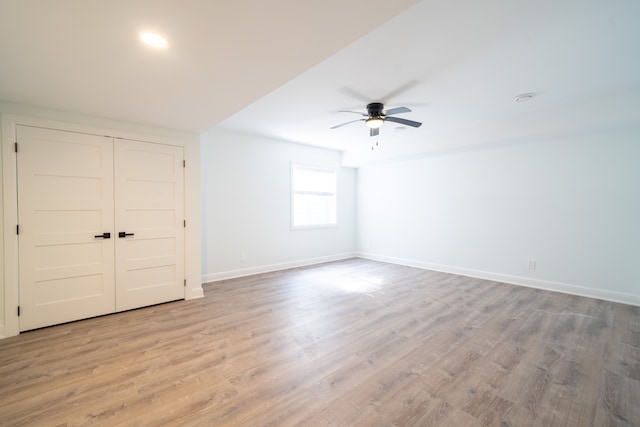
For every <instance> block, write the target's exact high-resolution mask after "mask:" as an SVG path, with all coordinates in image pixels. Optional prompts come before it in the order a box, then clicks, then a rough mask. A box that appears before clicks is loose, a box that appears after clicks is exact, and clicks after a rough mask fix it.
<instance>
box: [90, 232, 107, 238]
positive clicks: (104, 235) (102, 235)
mask: <svg viewBox="0 0 640 427" xmlns="http://www.w3.org/2000/svg"><path fill="white" fill-rule="evenodd" d="M93 237H95V238H96V239H110V238H111V233H102V234H98V235H97V236H93Z"/></svg>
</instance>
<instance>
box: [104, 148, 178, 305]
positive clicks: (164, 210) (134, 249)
mask: <svg viewBox="0 0 640 427" xmlns="http://www.w3.org/2000/svg"><path fill="white" fill-rule="evenodd" d="M114 153H115V162H116V165H117V168H116V173H115V194H116V206H115V207H116V210H115V212H116V214H115V220H116V228H115V231H116V233H115V234H116V236H115V237H116V239H115V240H116V310H117V311H122V310H128V309H132V308H136V307H142V306H147V305H152V304H157V303H161V302H166V301H173V300H177V299H182V298H184V277H185V276H184V224H183V221H184V167H183V159H184V155H183V149H182V147H175V146H168V145H160V144H152V143H147V142H139V141H128V140H116V141H115V150H114ZM122 233H124V234H122ZM121 234H122V237H120V235H121Z"/></svg>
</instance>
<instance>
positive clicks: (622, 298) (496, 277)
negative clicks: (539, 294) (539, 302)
mask: <svg viewBox="0 0 640 427" xmlns="http://www.w3.org/2000/svg"><path fill="white" fill-rule="evenodd" d="M357 256H358V257H359V258H364V259H370V260H373V261H382V262H388V263H390V264H399V265H406V266H408V267H416V268H422V269H425V270H433V271H440V272H443V273H451V274H458V275H460V276H468V277H475V278H478V279H485V280H493V281H495V282H502V283H508V284H511V285H519V286H526V287H529V288H535V289H542V290H546V291H553V292H560V293H563V294H569V295H577V296H582V297H589V298H595V299H600V300H605V301H612V302H618V303H622V304H627V305H635V306H640V295H633V294H625V293H621V292H612V291H606V290H603V289H595V288H585V287H583V286H576V285H570V284H567V283H559V282H550V281H546V280H538V279H531V278H529V277H520V276H512V275H508V274H500V273H491V272H488V271H481V270H473V269H469V268H462V267H454V266H450V265H441V264H431V263H428V262H423V261H416V260H410V259H403V258H395V257H389V256H384V255H377V254H372V253H358V254H357Z"/></svg>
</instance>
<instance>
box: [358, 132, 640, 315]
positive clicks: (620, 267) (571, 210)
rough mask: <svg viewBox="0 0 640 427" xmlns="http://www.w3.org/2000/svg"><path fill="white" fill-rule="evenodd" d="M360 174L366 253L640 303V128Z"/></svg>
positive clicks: (362, 238) (370, 169)
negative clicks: (531, 266) (532, 267)
mask: <svg viewBox="0 0 640 427" xmlns="http://www.w3.org/2000/svg"><path fill="white" fill-rule="evenodd" d="M357 178H358V186H357V190H358V206H357V211H358V217H357V224H358V243H357V248H358V251H359V253H360V254H361V255H363V256H365V257H369V258H374V259H380V260H386V261H391V262H397V263H401V264H407V265H414V266H419V267H424V268H430V269H436V270H441V271H449V272H453V273H460V274H466V275H470V276H476V277H483V278H489V279H496V280H502V281H506V282H511V283H516V284H522V285H527V286H533V287H540V288H545V289H554V290H559V291H563V292H569V293H575V294H580V295H587V296H593V297H598V298H603V299H610V300H615V301H621V302H627V303H632V304H636V305H640V268H639V266H640V129H633V130H623V131H615V132H607V133H599V134H590V135H586V136H575V137H566V138H561V139H548V140H540V141H537V142H531V143H521V144H512V145H502V146H495V147H492V148H485V149H477V150H473V151H466V152H457V153H449V154H441V155H435V156H431V157H423V158H417V159H414V160H407V161H402V162H396V163H388V164H383V165H375V166H368V167H364V168H361V169H359V170H358V176H357ZM529 260H534V261H535V262H536V269H535V270H530V269H528V262H529Z"/></svg>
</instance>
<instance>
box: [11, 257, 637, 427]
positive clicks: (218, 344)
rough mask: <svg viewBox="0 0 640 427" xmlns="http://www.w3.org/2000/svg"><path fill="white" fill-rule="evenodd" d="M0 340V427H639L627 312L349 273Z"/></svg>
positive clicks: (398, 273) (242, 282) (342, 267)
mask: <svg viewBox="0 0 640 427" xmlns="http://www.w3.org/2000/svg"><path fill="white" fill-rule="evenodd" d="M204 290H205V298H203V299H200V300H194V301H177V302H174V303H168V304H162V305H158V306H153V307H147V308H143V309H138V310H133V311H129V312H125V313H118V314H116V315H110V316H104V317H99V318H94V319H87V320H83V321H79V322H74V323H69V324H65V325H58V326H54V327H50V328H45V329H41V330H35V331H31V332H27V333H23V334H21V335H19V336H17V337H12V338H8V339H5V340H1V341H0V425H2V426H23V425H35V426H39V425H42V426H58V425H60V426H62V425H65V426H88V425H108V426H118V425H123V426H162V425H166V426H174V425H185V426H211V425H221V426H225V425H229V426H233V425H251V426H298V425H302V426H449V425H459V426H463V425H464V426H501V427H508V426H523V425H524V426H545V427H548V426H598V427H599V426H625V427H629V426H636V427H637V426H640V405H638V402H640V307H634V306H628V305H623V304H615V303H611V302H606V301H600V300H594V299H590V298H583V297H577V296H570V295H563V294H558V293H553V292H546V291H541V290H536V289H529V288H524V287H518V286H512V285H507V284H503V283H498V282H494V281H486V280H481V279H475V278H468V277H463V276H457V275H452V274H447V273H441V272H433V271H426V270H421V269H416V268H411V267H405V266H400V265H392V264H385V263H381V262H375V261H367V260H361V259H351V260H345V261H340V262H332V263H327V264H321V265H318V266H312V267H305V268H296V269H291V270H286V271H277V272H272V273H266V274H260V275H256V276H250V277H244V278H239V279H232V280H224V281H220V282H215V283H211V284H208V285H205V286H204Z"/></svg>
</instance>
